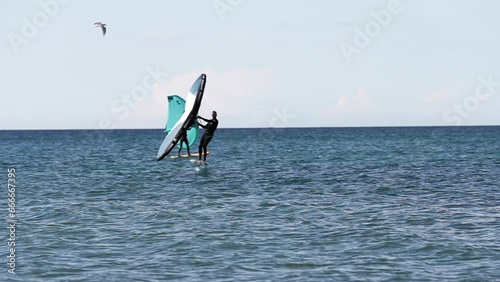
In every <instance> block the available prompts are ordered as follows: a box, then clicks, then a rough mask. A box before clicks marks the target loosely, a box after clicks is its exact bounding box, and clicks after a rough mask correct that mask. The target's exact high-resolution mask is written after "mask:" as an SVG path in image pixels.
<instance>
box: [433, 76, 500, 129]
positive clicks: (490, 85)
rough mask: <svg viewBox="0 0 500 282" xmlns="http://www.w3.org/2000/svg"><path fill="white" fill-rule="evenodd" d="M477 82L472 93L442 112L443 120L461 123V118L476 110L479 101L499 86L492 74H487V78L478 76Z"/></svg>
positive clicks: (499, 83)
mask: <svg viewBox="0 0 500 282" xmlns="http://www.w3.org/2000/svg"><path fill="white" fill-rule="evenodd" d="M478 81H479V84H478V85H477V86H476V89H475V91H474V95H469V96H467V97H465V98H464V99H463V101H462V102H461V103H459V104H453V108H452V109H448V110H447V111H446V112H444V114H443V120H444V121H445V122H446V123H454V124H455V125H457V126H459V125H462V123H463V120H464V119H467V118H469V117H470V116H471V113H473V112H475V111H477V110H478V109H479V106H480V105H481V102H483V101H485V100H487V99H489V98H490V97H491V94H493V93H495V92H496V90H497V89H496V88H498V87H499V86H500V82H499V81H498V80H497V81H494V80H493V75H492V74H490V75H488V79H486V78H484V77H482V76H480V77H479V78H478Z"/></svg>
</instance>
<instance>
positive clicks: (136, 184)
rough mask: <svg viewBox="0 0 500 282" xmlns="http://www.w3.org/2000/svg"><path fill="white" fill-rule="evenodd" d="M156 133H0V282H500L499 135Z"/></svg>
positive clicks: (432, 130) (433, 130)
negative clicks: (163, 148)
mask: <svg viewBox="0 0 500 282" xmlns="http://www.w3.org/2000/svg"><path fill="white" fill-rule="evenodd" d="M164 135H165V134H164V133H163V132H162V130H160V129H156V130H110V131H85V130H80V131H79V130H74V131H71V130H68V131H65V130H60V131H0V168H1V171H2V172H1V174H0V179H1V183H3V184H2V186H3V187H2V189H3V191H4V192H3V193H2V195H3V199H0V202H1V207H2V215H3V217H4V220H3V223H2V225H3V226H2V228H0V230H1V231H0V238H3V239H1V242H0V256H1V257H2V259H1V261H3V262H4V263H2V264H1V268H0V281H23V282H24V281H499V280H498V279H499V277H500V267H499V266H500V127H406V128H404V127H389V128H383V127H380V128H271V129H224V128H221V129H218V130H217V132H216V133H215V137H214V139H213V140H212V142H211V143H210V145H209V151H210V152H211V155H210V156H209V157H208V158H207V160H208V162H209V164H208V165H207V166H204V167H199V168H198V167H196V166H194V165H193V164H192V163H191V162H190V161H189V159H188V158H178V159H171V158H166V159H165V160H163V161H160V162H157V161H156V160H155V158H156V153H157V150H158V148H159V145H160V143H161V141H162V140H163V138H164ZM192 151H193V152H197V146H194V147H193V148H192ZM184 152H185V151H183V153H184ZM9 184H13V185H10V187H9ZM9 189H10V190H11V191H10V192H9ZM9 201H10V203H9ZM13 202H14V203H15V205H13V204H12V203H13ZM9 205H10V207H9ZM12 243H15V246H14V245H12ZM13 272H14V273H13Z"/></svg>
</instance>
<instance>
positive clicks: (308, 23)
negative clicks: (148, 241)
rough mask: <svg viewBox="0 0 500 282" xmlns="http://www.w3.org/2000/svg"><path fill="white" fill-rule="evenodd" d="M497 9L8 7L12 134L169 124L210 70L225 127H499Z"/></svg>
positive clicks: (4, 68) (0, 0)
mask: <svg viewBox="0 0 500 282" xmlns="http://www.w3.org/2000/svg"><path fill="white" fill-rule="evenodd" d="M43 3H48V4H47V5H48V8H47V7H43V6H44V4H43ZM388 7H391V8H388ZM381 11H382V12H381ZM384 11H385V12H384ZM498 11H500V1H496V0H418V1H416V0H414V1H405V0H400V1H397V0H380V1H379V0H357V1H356V0H350V1H345V0H342V1H340V0H315V1H305V0H304V1H293V0H288V1H286V0H251V1H250V0H249V1H246V0H216V1H214V0H199V1H195V0H190V1H168V0H155V1H153V0H146V1H94V0H91V1H87V0H85V1H84V0H65V1H63V0H38V1H27V0H26V1H18V0H0V23H1V24H0V35H1V39H0V62H1V64H0V95H1V110H0V129H83V128H162V127H164V125H165V123H166V120H165V119H166V116H167V96H168V95H171V94H178V95H180V96H185V94H186V93H187V91H188V90H189V88H190V87H191V84H192V83H193V82H194V80H195V79H196V78H197V77H198V76H199V75H200V74H201V73H202V72H204V73H206V74H207V87H206V92H205V96H204V101H203V104H202V106H201V109H200V114H201V115H204V116H209V115H210V112H211V111H212V110H217V111H218V113H219V121H220V126H221V127H283V126H284V127H316V126H326V127H329V126H418V125H456V124H463V125H498V124H500V110H499V109H500V51H499V50H500V36H499V34H500V33H499V29H500V17H499V16H498ZM377 14H378V15H380V16H379V20H378V21H379V22H377V20H376V17H377V16H376V15H377ZM387 15H390V19H389V18H388V17H387ZM381 19H382V20H381ZM97 21H102V22H103V23H106V24H107V25H108V32H107V34H106V36H104V37H103V36H102V33H101V31H100V30H99V29H98V28H96V27H94V22H97ZM384 21H385V22H384ZM30 25H33V26H31V28H33V27H34V28H35V29H34V30H33V29H30ZM370 27H371V28H372V29H371V30H369V31H368V33H370V32H371V33H370V34H371V35H365V36H367V38H368V39H369V44H364V45H363V44H361V45H360V42H361V41H360V40H359V38H357V37H360V35H359V34H360V33H359V31H360V30H361V32H362V33H363V34H366V33H367V31H366V29H367V28H370ZM358 41H359V42H358ZM356 42H358V45H356ZM365 43H366V42H365ZM365 45H366V46H365ZM345 46H351V47H352V48H355V50H356V53H352V54H351V55H350V56H348V55H346V53H345V50H346V49H345ZM349 50H351V51H352V50H354V49H349ZM155 73H156V74H155Z"/></svg>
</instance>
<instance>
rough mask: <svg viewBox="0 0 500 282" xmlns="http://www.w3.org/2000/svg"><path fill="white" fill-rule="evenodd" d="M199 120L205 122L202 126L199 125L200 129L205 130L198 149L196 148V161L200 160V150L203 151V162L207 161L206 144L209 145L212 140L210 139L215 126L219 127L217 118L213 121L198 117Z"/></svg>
mask: <svg viewBox="0 0 500 282" xmlns="http://www.w3.org/2000/svg"><path fill="white" fill-rule="evenodd" d="M199 118H200V119H202V120H204V121H206V122H207V124H205V125H202V124H200V126H201V127H203V128H205V132H204V133H203V136H202V137H201V140H200V147H199V148H198V152H199V157H198V159H199V160H201V150H202V149H203V160H204V161H206V160H207V146H208V143H210V140H212V137H213V136H214V132H215V130H216V129H217V126H218V125H219V121H218V120H217V118H213V119H205V118H202V117H199Z"/></svg>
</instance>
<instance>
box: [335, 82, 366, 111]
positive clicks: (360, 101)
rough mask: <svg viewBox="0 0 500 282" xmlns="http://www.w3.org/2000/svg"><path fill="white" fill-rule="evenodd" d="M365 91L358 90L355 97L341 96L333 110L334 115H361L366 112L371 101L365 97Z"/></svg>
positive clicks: (362, 89)
mask: <svg viewBox="0 0 500 282" xmlns="http://www.w3.org/2000/svg"><path fill="white" fill-rule="evenodd" d="M367 93H368V92H367V91H366V89H365V88H363V87H361V88H359V91H358V94H356V95H355V96H352V97H349V96H342V97H340V99H339V100H338V101H337V104H336V105H335V108H334V112H333V113H334V115H335V114H343V113H348V114H350V113H362V112H365V111H367V110H368V109H369V108H370V107H371V105H372V102H371V99H370V97H368V95H367Z"/></svg>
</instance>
